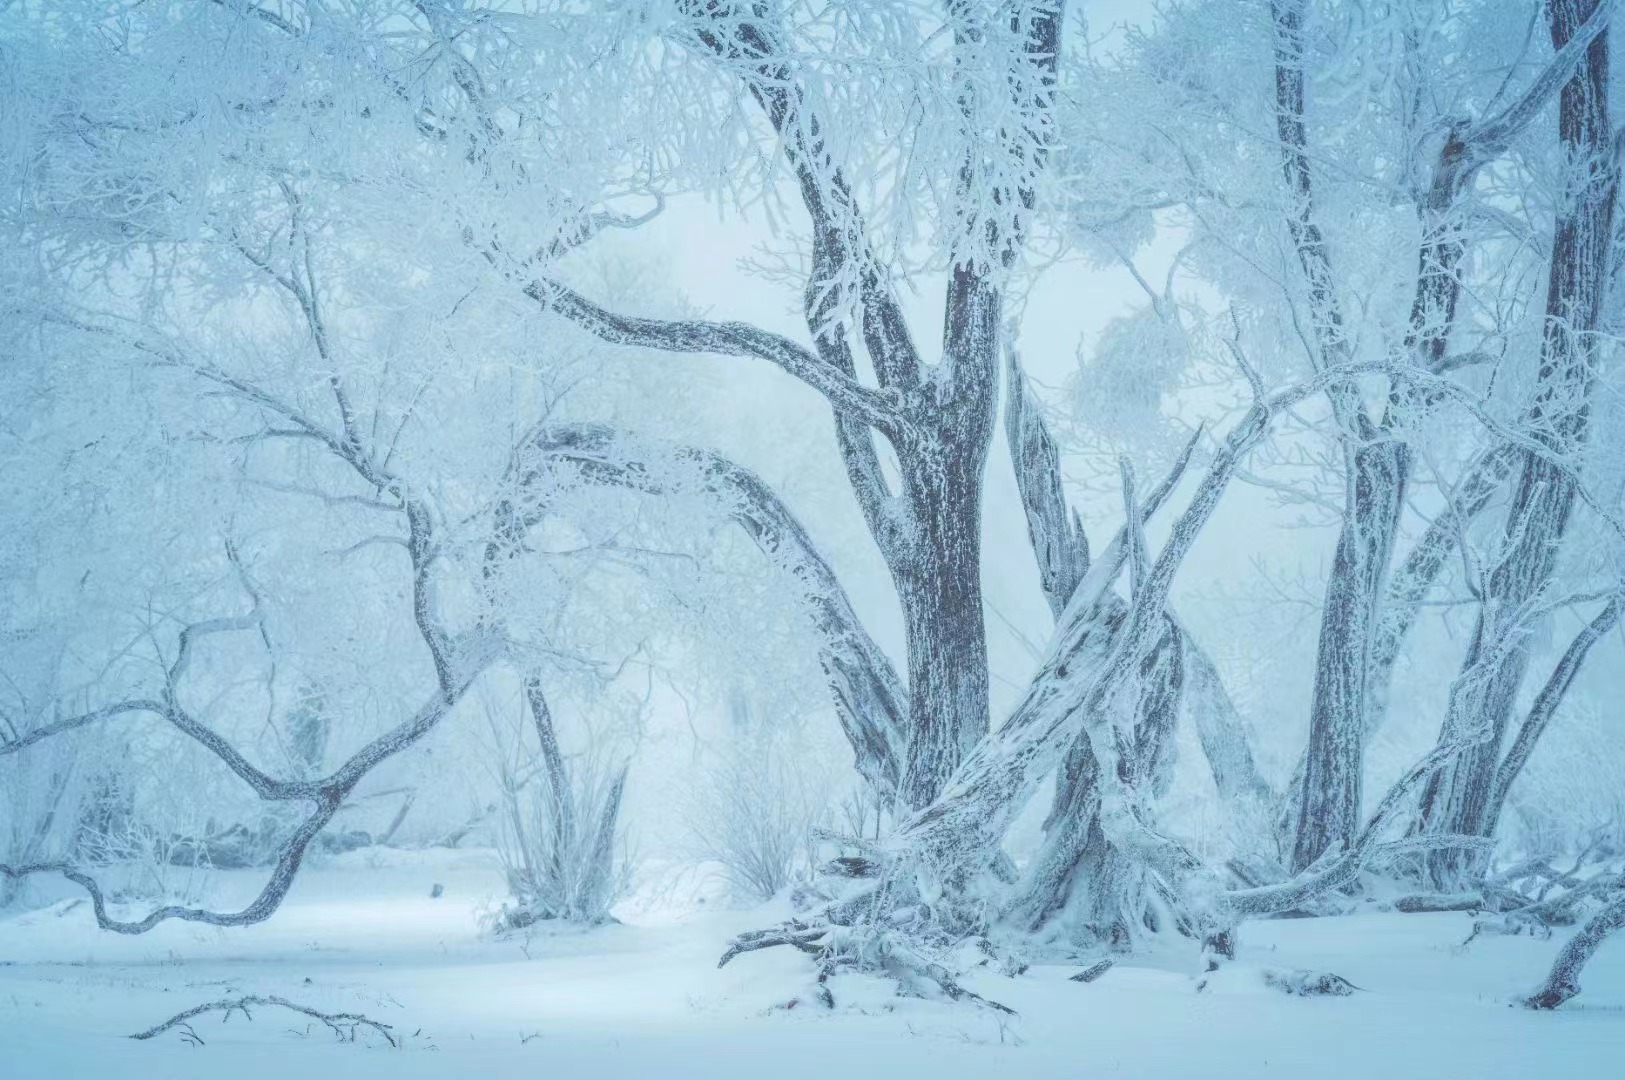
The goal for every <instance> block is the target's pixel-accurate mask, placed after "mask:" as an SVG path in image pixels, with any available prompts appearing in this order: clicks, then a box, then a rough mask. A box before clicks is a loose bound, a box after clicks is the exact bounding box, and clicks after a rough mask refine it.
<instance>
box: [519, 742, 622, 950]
mask: <svg viewBox="0 0 1625 1080" xmlns="http://www.w3.org/2000/svg"><path fill="white" fill-rule="evenodd" d="M574 771H575V776H574V779H573V781H572V782H569V783H568V787H569V790H567V791H555V790H554V787H553V783H552V781H551V780H550V779H549V777H548V775H547V773H546V772H545V771H543V772H540V773H538V774H537V775H536V776H535V778H534V779H533V780H532V781H531V782H530V783H524V782H523V781H520V780H518V779H517V778H515V777H513V776H512V774H509V776H508V779H509V780H512V781H513V782H511V783H504V785H503V791H502V819H501V823H500V831H499V833H498V839H497V853H498V856H499V857H500V858H501V860H502V870H503V873H504V874H505V875H506V877H507V880H508V890H509V892H510V894H511V896H512V901H511V903H509V904H506V905H504V906H503V908H502V909H501V911H500V912H499V913H498V915H497V917H496V920H495V924H496V927H497V929H500V930H516V929H520V928H523V927H526V926H529V925H531V924H532V923H537V922H541V921H543V920H549V919H559V920H564V921H567V922H578V923H586V924H589V925H594V924H598V923H604V922H608V921H609V920H610V914H609V909H610V908H611V907H612V906H613V905H614V903H615V901H617V900H619V899H620V898H621V897H622V896H624V895H625V893H626V891H627V888H628V886H629V885H630V880H631V874H630V869H631V868H630V864H629V861H628V860H627V859H626V857H625V855H624V852H623V851H622V849H621V845H620V844H619V843H618V834H619V823H620V813H621V796H622V794H623V792H624V791H625V788H626V767H625V766H624V765H623V766H620V767H619V768H615V769H610V768H607V767H604V766H602V765H596V764H589V765H587V766H585V767H582V768H578V769H576V770H574Z"/></svg>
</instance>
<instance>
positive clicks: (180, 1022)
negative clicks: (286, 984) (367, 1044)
mask: <svg viewBox="0 0 1625 1080" xmlns="http://www.w3.org/2000/svg"><path fill="white" fill-rule="evenodd" d="M261 1005H275V1006H277V1007H279V1008H283V1009H291V1010H293V1011H294V1012H296V1013H300V1014H301V1015H304V1016H308V1017H310V1018H311V1019H313V1020H320V1021H321V1022H322V1023H323V1024H326V1025H327V1028H328V1030H329V1031H331V1032H332V1033H333V1034H334V1035H335V1036H337V1037H338V1040H339V1041H340V1042H351V1043H353V1042H355V1041H356V1033H357V1031H358V1030H359V1029H361V1028H370V1029H371V1030H373V1031H376V1032H377V1033H378V1034H380V1035H382V1036H383V1037H384V1039H385V1040H386V1041H387V1042H388V1043H389V1045H390V1046H392V1047H396V1048H399V1046H400V1045H401V1044H400V1041H399V1040H398V1039H396V1038H395V1035H394V1029H393V1028H392V1027H391V1026H390V1025H388V1024H382V1023H379V1022H378V1021H377V1020H372V1019H369V1018H368V1017H365V1016H362V1015H361V1014H360V1013H324V1012H320V1011H318V1010H316V1009H312V1008H310V1007H309V1006H308V1005H299V1004H296V1003H294V1002H292V1001H289V1000H287V999H286V998H280V997H275V996H263V997H262V996H259V995H251V996H249V997H240V998H225V999H222V1000H220V1001H211V1002H208V1003H207V1004H204V1005H196V1006H193V1007H192V1008H190V1009H187V1010H186V1011H185V1012H180V1013H176V1014H175V1015H174V1016H172V1017H170V1018H169V1019H168V1020H165V1021H164V1022H163V1023H161V1024H158V1025H157V1026H155V1027H150V1028H148V1029H147V1030H146V1031H142V1032H138V1033H136V1034H134V1035H131V1036H130V1038H132V1039H137V1040H140V1041H143V1042H144V1041H146V1040H147V1039H152V1038H156V1037H157V1036H159V1035H162V1034H163V1033H164V1032H166V1031H171V1030H177V1029H178V1030H179V1031H180V1033H181V1037H182V1038H183V1039H185V1040H187V1041H188V1042H190V1043H193V1044H194V1045H197V1046H202V1045H203V1039H202V1037H201V1036H199V1035H198V1033H197V1031H196V1030H194V1029H193V1027H192V1025H191V1023H190V1022H189V1021H191V1020H193V1019H194V1018H196V1017H199V1016H202V1015H203V1014H204V1013H211V1012H219V1013H224V1014H225V1015H224V1016H223V1017H222V1018H221V1021H220V1022H221V1023H225V1022H226V1021H227V1020H230V1019H231V1014H232V1013H235V1012H240V1013H242V1014H243V1017H244V1018H245V1019H248V1020H252V1019H254V1014H253V1013H251V1012H249V1011H248V1010H249V1008H250V1006H253V1007H258V1006H261Z"/></svg>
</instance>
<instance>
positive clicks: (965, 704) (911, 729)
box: [892, 425, 988, 809]
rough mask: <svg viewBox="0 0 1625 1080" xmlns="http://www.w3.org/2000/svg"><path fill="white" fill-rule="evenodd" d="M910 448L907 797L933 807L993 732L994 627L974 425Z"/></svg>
mask: <svg viewBox="0 0 1625 1080" xmlns="http://www.w3.org/2000/svg"><path fill="white" fill-rule="evenodd" d="M968 426H969V427H970V430H969V431H965V430H960V431H955V432H953V433H952V435H951V436H950V437H949V438H946V439H943V440H942V441H941V442H940V443H938V445H935V446H929V447H921V448H919V449H916V450H912V451H911V452H910V453H909V457H910V458H912V459H913V460H911V461H909V462H908V463H907V464H906V465H905V475H906V479H905V482H904V488H905V491H906V492H907V493H908V494H909V495H910V497H911V501H912V503H913V506H914V511H915V514H914V516H915V519H916V522H917V528H918V533H917V535H916V537H914V538H913V539H914V542H913V543H912V544H910V545H909V546H910V547H911V548H913V549H914V550H913V551H912V552H911V553H909V554H911V555H912V558H907V557H905V558H904V559H900V560H897V561H895V562H894V565H893V566H892V575H893V579H894V581H895V582H896V585H897V594H898V598H899V600H900V601H901V603H902V608H903V627H904V633H905V644H906V647H907V651H908V689H909V721H908V737H907V742H906V745H905V747H904V762H903V782H902V789H901V794H902V797H903V801H904V803H905V804H906V805H907V806H908V807H909V808H910V809H919V808H920V807H922V806H926V805H928V804H929V803H930V802H931V801H932V800H933V799H935V798H936V797H937V793H938V792H939V791H941V790H942V784H943V782H944V781H945V780H946V779H947V778H948V776H949V775H951V774H952V773H953V771H954V769H955V768H957V767H958V765H959V762H960V759H961V758H962V757H963V755H964V753H965V752H966V751H967V750H969V749H970V747H972V746H974V745H975V744H976V742H977V740H979V739H980V738H981V737H982V736H983V735H986V734H987V729H988V698H987V694H988V674H987V631H986V628H985V626H984V624H983V613H982V559H981V515H982V505H981V504H982V499H981V493H982V465H983V463H984V462H985V460H986V456H987V440H986V436H985V434H983V435H980V437H978V433H977V432H976V431H975V428H974V426H970V425H968Z"/></svg>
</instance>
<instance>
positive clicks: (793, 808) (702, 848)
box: [685, 740, 827, 900]
mask: <svg viewBox="0 0 1625 1080" xmlns="http://www.w3.org/2000/svg"><path fill="white" fill-rule="evenodd" d="M753 742H754V745H751V744H746V745H743V746H730V747H729V748H728V749H727V750H725V751H723V752H722V754H721V755H720V756H719V757H718V758H717V759H716V760H715V761H714V762H712V763H711V764H710V765H709V766H708V767H707V768H706V769H705V770H704V772H703V774H702V777H701V779H700V781H699V783H698V784H697V786H696V787H695V789H694V791H693V793H692V795H691V797H690V799H689V800H688V805H687V806H686V807H685V818H686V824H687V826H688V831H689V836H690V842H691V850H692V854H693V856H694V857H695V858H697V859H700V860H703V861H706V862H714V863H717V864H719V865H720V866H721V867H722V868H723V871H724V873H726V875H727V877H728V884H729V886H730V887H731V888H732V889H733V891H734V892H735V893H736V894H737V895H739V896H741V897H750V898H755V899H761V900H766V899H768V898H769V897H772V896H774V895H775V894H777V893H778V892H779V890H781V889H783V888H784V887H785V886H786V885H788V884H790V882H791V879H792V878H793V877H794V876H795V874H796V872H797V871H798V870H801V869H804V868H805V867H807V866H808V865H809V863H810V862H811V858H812V854H811V849H812V842H811V835H812V831H813V828H814V827H815V826H817V825H818V824H819V822H820V821H822V820H823V819H824V817H825V811H826V803H827V800H826V798H825V795H826V785H825V784H824V783H823V782H822V779H821V773H820V772H819V770H818V769H816V768H814V769H809V768H808V767H807V762H806V761H796V760H790V759H789V757H788V755H786V754H785V753H783V752H781V751H780V748H779V747H777V746H776V745H774V744H773V743H772V742H771V741H768V740H753Z"/></svg>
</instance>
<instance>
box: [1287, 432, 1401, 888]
mask: <svg viewBox="0 0 1625 1080" xmlns="http://www.w3.org/2000/svg"><path fill="white" fill-rule="evenodd" d="M1349 458H1350V462H1349V471H1350V474H1351V475H1350V477H1349V486H1350V492H1349V496H1348V500H1347V506H1348V509H1347V510H1346V511H1345V513H1344V515H1343V527H1342V532H1341V533H1340V535H1339V536H1338V541H1337V555H1336V557H1335V558H1334V560H1333V562H1332V574H1331V580H1330V581H1329V582H1328V584H1327V588H1326V609H1325V613H1324V615H1323V616H1322V620H1321V625H1320V650H1319V656H1318V658H1317V661H1316V666H1315V692H1314V699H1313V704H1312V706H1311V712H1310V717H1309V748H1308V751H1307V753H1306V756H1305V761H1304V772H1303V786H1302V789H1301V791H1300V792H1299V799H1298V826H1297V830H1296V836H1295V839H1294V843H1293V848H1292V870H1293V871H1294V872H1296V871H1299V870H1302V869H1304V868H1305V867H1307V866H1310V865H1311V864H1313V863H1314V861H1315V860H1316V859H1318V858H1319V857H1320V856H1321V854H1322V853H1323V852H1325V851H1326V849H1327V848H1329V847H1332V846H1334V845H1339V844H1346V843H1348V842H1349V841H1351V840H1352V839H1353V838H1354V835H1355V833H1356V832H1358V831H1359V828H1360V821H1361V817H1360V811H1361V800H1362V798H1363V794H1364V783H1363V778H1364V773H1365V770H1364V768H1363V760H1364V752H1365V718H1366V714H1367V696H1368V692H1369V687H1370V681H1369V678H1368V673H1369V655H1370V651H1371V643H1372V639H1373V636H1374V631H1375V628H1376V624H1377V619H1378V614H1379V605H1380V602H1381V598H1382V594H1383V585H1384V582H1385V581H1386V580H1387V576H1388V560H1389V555H1390V553H1391V552H1392V551H1393V549H1394V537H1395V534H1396V533H1397V532H1398V530H1399V516H1400V512H1401V511H1402V510H1403V509H1404V505H1405V478H1406V474H1407V473H1408V472H1409V467H1410V452H1409V449H1408V447H1406V445H1405V444H1404V443H1401V442H1389V441H1385V442H1377V443H1370V444H1367V445H1365V446H1362V447H1360V448H1359V449H1357V450H1355V451H1353V452H1352V453H1351V454H1350V455H1349Z"/></svg>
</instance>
